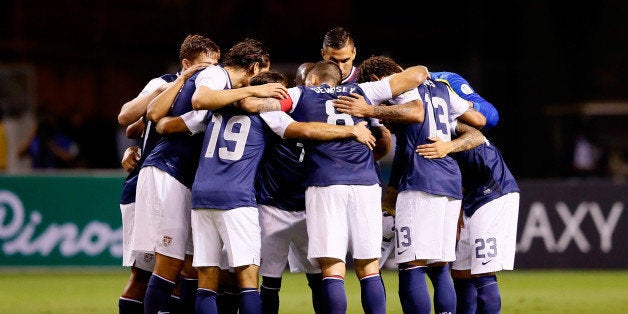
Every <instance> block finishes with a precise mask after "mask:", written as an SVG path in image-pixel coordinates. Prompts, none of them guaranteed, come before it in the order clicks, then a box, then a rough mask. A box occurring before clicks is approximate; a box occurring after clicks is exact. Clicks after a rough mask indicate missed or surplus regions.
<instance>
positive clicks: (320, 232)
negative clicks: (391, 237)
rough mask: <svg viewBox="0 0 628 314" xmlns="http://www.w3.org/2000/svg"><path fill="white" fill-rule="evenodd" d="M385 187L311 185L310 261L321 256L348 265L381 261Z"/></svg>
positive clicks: (308, 198)
mask: <svg viewBox="0 0 628 314" xmlns="http://www.w3.org/2000/svg"><path fill="white" fill-rule="evenodd" d="M381 195H382V188H381V187H380V186H379V185H371V186H366V185H331V186H324V187H321V186H311V187H308V188H307V190H306V191H305V203H306V204H305V208H306V214H307V219H306V222H307V233H308V236H309V242H308V259H309V260H310V261H311V262H312V263H313V264H314V265H318V262H317V261H316V259H317V258H320V257H331V258H337V259H339V260H342V261H343V262H346V261H345V259H346V257H347V252H351V255H352V257H353V258H354V259H371V258H380V256H381V244H382V206H381Z"/></svg>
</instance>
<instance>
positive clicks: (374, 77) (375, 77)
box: [369, 74, 379, 81]
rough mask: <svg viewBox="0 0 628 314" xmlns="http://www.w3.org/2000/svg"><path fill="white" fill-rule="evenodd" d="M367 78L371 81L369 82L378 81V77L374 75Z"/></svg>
mask: <svg viewBox="0 0 628 314" xmlns="http://www.w3.org/2000/svg"><path fill="white" fill-rule="evenodd" d="M369 78H370V79H371V81H379V77H377V75H375V74H371V75H369Z"/></svg>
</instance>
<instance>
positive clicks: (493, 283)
mask: <svg viewBox="0 0 628 314" xmlns="http://www.w3.org/2000/svg"><path fill="white" fill-rule="evenodd" d="M321 55H322V59H323V60H322V61H319V62H305V63H303V64H302V65H301V66H300V67H299V68H298V70H297V73H296V78H295V81H294V82H293V83H289V82H288V80H287V79H286V76H285V75H284V74H282V73H279V72H276V71H272V70H270V67H271V62H270V55H269V53H268V50H267V48H266V47H265V46H264V45H263V44H262V43H261V42H259V41H257V40H255V39H250V38H247V39H244V40H242V41H240V42H238V43H236V44H235V45H234V46H233V47H231V48H230V49H229V50H227V52H226V53H224V54H222V53H221V50H220V48H219V47H218V46H217V45H216V44H215V43H214V42H213V41H211V40H210V39H209V38H207V37H204V36H201V35H189V36H188V37H186V39H185V40H184V42H183V43H182V45H181V49H180V52H179V59H180V61H181V71H180V72H178V73H176V74H166V75H163V76H161V77H158V78H155V79H153V80H151V81H150V82H149V83H148V84H147V85H146V87H145V88H144V89H143V90H142V92H141V93H140V94H139V95H138V96H137V97H136V98H135V99H133V100H131V101H129V102H127V103H126V104H124V105H123V106H122V108H121V111H120V114H119V116H118V120H119V122H120V124H121V125H123V126H126V127H127V136H128V137H130V138H137V139H138V145H137V146H134V147H130V148H129V149H127V151H126V152H125V156H124V158H123V160H122V166H123V167H124V168H125V170H127V171H128V172H129V175H128V177H127V179H126V180H125V183H124V185H123V189H122V197H121V202H120V209H121V213H122V223H123V233H124V237H123V241H124V242H123V243H124V255H123V265H124V266H128V267H130V268H131V276H130V278H129V281H128V283H127V285H126V287H125V288H124V290H123V292H122V295H121V296H120V299H119V302H118V307H119V313H164V312H169V313H199V314H203V313H278V312H279V308H280V302H279V291H280V289H281V279H282V278H281V277H282V273H283V272H284V271H285V270H286V266H288V267H289V268H290V270H291V271H293V272H304V273H305V274H306V277H307V281H308V286H309V287H310V293H311V298H312V307H313V311H314V312H316V313H346V310H347V298H346V292H345V286H344V278H345V275H346V262H347V261H346V259H347V258H351V259H352V263H353V268H354V270H355V273H356V275H357V278H358V279H359V281H360V289H361V300H362V308H363V310H364V312H365V313H386V293H385V285H384V284H385V283H384V282H383V280H382V278H381V276H380V268H381V267H382V266H383V265H384V263H385V262H386V261H387V259H392V261H394V263H395V264H396V265H397V266H398V276H399V287H398V289H399V291H398V293H399V298H400V301H401V306H402V308H403V311H404V313H430V311H431V309H432V300H431V297H430V294H429V291H428V287H427V282H426V274H427V276H428V277H429V279H430V280H431V282H432V285H433V289H434V297H433V300H434V302H433V303H434V310H435V312H436V313H499V312H500V310H501V297H500V293H499V288H498V285H497V278H496V275H495V272H497V271H500V270H512V269H513V266H514V257H515V236H516V227H517V216H518V211H519V188H518V186H517V183H516V181H515V179H514V177H513V175H512V174H511V173H510V171H509V170H508V167H507V166H506V164H505V162H504V160H503V159H502V157H501V154H500V152H499V150H498V149H497V148H496V147H495V146H494V145H493V144H492V143H491V142H489V141H488V140H487V139H486V138H485V136H484V135H483V134H482V132H481V131H480V130H486V129H489V128H492V127H494V126H495V125H496V124H497V121H498V119H499V116H498V114H497V110H496V109H495V107H494V106H493V105H492V104H490V103H489V102H487V101H486V100H484V99H483V98H482V97H480V96H479V95H478V94H477V93H475V92H474V91H473V89H472V88H471V87H470V85H469V84H468V83H467V82H466V81H465V80H464V79H463V78H462V77H460V76H459V75H457V74H455V73H451V72H429V71H428V69H427V68H426V67H424V66H421V65H416V66H411V67H408V68H405V69H404V68H402V67H401V66H399V65H398V64H397V63H396V62H395V61H394V60H393V59H392V58H389V57H386V56H373V57H370V58H368V59H366V60H364V61H363V62H362V63H361V64H360V66H359V67H357V66H354V65H353V61H354V59H355V56H356V47H355V45H354V41H353V38H352V37H351V35H350V34H349V33H348V32H347V31H346V30H345V29H344V28H342V27H337V28H333V29H331V30H329V31H328V32H327V33H326V34H325V38H324V40H323V47H322V49H321ZM391 134H394V139H395V140H396V142H395V150H394V159H393V162H392V167H391V175H390V179H389V181H388V182H382V181H383V179H382V175H381V172H382V169H381V167H382V165H381V164H380V163H379V160H380V159H381V158H382V157H384V156H385V155H386V154H387V153H388V152H389V150H390V149H391V146H392V143H391V142H392V140H393V137H392V135H391ZM383 187H385V189H384V188H383ZM259 276H261V277H262V282H261V285H260V284H259Z"/></svg>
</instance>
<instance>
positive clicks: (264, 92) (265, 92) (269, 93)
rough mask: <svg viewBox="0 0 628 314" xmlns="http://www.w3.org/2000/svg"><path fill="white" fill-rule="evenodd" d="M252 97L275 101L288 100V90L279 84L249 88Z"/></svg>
mask: <svg viewBox="0 0 628 314" xmlns="http://www.w3.org/2000/svg"><path fill="white" fill-rule="evenodd" d="M250 88H251V91H252V94H253V95H252V96H256V97H273V98H277V99H285V98H288V89H287V88H286V87H285V86H283V84H281V83H267V84H262V85H256V86H250Z"/></svg>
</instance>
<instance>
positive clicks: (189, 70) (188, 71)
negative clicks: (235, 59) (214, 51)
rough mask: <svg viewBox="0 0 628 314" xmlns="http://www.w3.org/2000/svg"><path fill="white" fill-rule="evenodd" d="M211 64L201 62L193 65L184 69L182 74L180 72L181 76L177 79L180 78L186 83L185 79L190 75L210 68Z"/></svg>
mask: <svg viewBox="0 0 628 314" xmlns="http://www.w3.org/2000/svg"><path fill="white" fill-rule="evenodd" d="M210 65H211V63H208V62H201V63H198V64H195V65H193V66H191V67H189V68H187V69H185V70H184V71H183V72H181V74H180V75H179V77H181V78H182V79H183V80H184V81H186V80H187V79H189V78H190V77H191V76H192V75H194V73H196V72H198V71H200V70H203V69H205V68H206V67H208V66H210Z"/></svg>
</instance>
